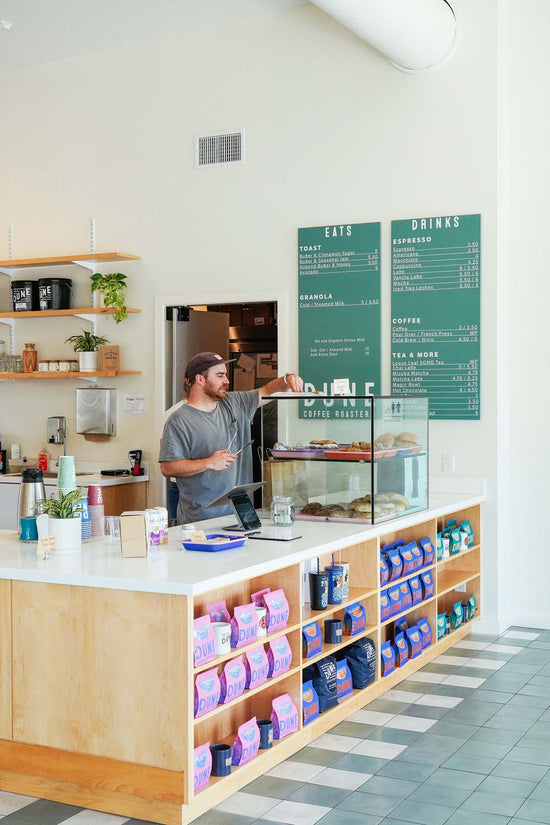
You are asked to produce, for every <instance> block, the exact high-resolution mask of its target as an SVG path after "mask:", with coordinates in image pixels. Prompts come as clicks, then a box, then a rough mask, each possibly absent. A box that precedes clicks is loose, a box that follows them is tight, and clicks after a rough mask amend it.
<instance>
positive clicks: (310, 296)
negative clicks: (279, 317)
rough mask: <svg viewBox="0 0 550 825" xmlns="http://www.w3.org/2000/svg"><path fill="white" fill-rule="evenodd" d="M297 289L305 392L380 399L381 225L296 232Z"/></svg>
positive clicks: (339, 225) (301, 361)
mask: <svg viewBox="0 0 550 825" xmlns="http://www.w3.org/2000/svg"><path fill="white" fill-rule="evenodd" d="M298 290H299V303H298V307H299V310H298V313H299V314H298V320H299V350H300V374H301V375H302V376H303V377H304V380H305V389H306V390H309V391H312V390H317V391H322V392H327V393H330V392H331V391H332V382H333V381H334V380H335V379H348V380H349V387H350V391H351V394H352V395H369V394H380V391H381V386H380V223H354V224H337V225H334V226H333V225H331V226H313V227H308V228H306V229H299V230H298Z"/></svg>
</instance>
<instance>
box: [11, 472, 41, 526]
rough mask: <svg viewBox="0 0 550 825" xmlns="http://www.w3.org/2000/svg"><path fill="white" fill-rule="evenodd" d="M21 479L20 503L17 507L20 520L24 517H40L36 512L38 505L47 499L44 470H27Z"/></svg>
mask: <svg viewBox="0 0 550 825" xmlns="http://www.w3.org/2000/svg"><path fill="white" fill-rule="evenodd" d="M21 478H22V481H21V484H20V487H19V503H18V507H17V511H18V518H21V517H22V516H36V515H39V513H37V511H36V503H37V502H38V501H41V500H43V499H45V498H46V489H45V487H44V480H43V477H42V470H36V469H35V468H34V467H30V468H29V469H27V470H23V472H22V473H21Z"/></svg>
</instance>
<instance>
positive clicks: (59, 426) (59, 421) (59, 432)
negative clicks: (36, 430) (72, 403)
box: [48, 415, 67, 455]
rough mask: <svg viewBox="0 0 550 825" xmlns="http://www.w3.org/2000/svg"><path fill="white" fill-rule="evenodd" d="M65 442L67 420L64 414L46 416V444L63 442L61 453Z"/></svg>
mask: <svg viewBox="0 0 550 825" xmlns="http://www.w3.org/2000/svg"><path fill="white" fill-rule="evenodd" d="M66 442H67V421H66V419H65V416H64V415H51V416H50V417H49V418H48V444H63V455H65V445H66Z"/></svg>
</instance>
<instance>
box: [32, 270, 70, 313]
mask: <svg viewBox="0 0 550 825" xmlns="http://www.w3.org/2000/svg"><path fill="white" fill-rule="evenodd" d="M72 287H73V282H72V281H71V279H70V278H39V279H38V300H39V303H40V309H70V308H71V291H72Z"/></svg>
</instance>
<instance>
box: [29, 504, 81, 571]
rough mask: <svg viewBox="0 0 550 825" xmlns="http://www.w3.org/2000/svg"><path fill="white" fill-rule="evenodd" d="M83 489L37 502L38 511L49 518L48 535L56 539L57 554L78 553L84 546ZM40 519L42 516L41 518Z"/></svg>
mask: <svg viewBox="0 0 550 825" xmlns="http://www.w3.org/2000/svg"><path fill="white" fill-rule="evenodd" d="M83 501H84V495H83V494H82V489H81V488H78V489H76V490H71V491H70V492H68V493H63V492H61V490H58V498H43V499H41V500H40V501H37V502H36V511H37V512H39V511H41V512H42V513H43V514H44V513H45V514H46V515H47V516H48V535H50V536H55V537H56V547H55V550H56V553H58V554H61V555H69V554H70V553H78V552H79V551H80V548H81V546H82V526H81V513H82V510H81V505H82V502H83ZM39 518H40V516H39Z"/></svg>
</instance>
